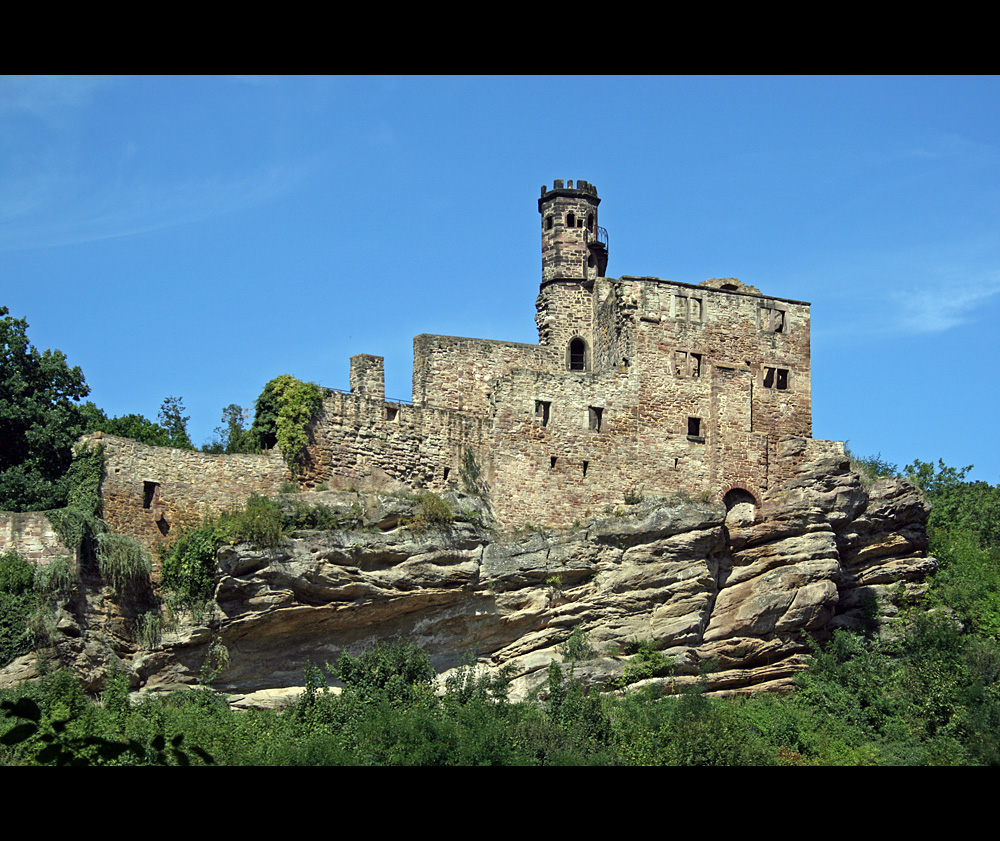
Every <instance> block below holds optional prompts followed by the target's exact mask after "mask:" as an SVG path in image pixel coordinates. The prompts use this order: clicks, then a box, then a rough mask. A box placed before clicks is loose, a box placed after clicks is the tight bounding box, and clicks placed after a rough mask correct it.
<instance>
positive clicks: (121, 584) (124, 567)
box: [97, 534, 153, 596]
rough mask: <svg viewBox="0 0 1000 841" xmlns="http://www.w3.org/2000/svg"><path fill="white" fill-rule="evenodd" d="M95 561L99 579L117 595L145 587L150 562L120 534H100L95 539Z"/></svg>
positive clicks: (142, 550) (134, 543)
mask: <svg viewBox="0 0 1000 841" xmlns="http://www.w3.org/2000/svg"><path fill="white" fill-rule="evenodd" d="M97 560H98V563H99V564H100V570H101V577H102V578H103V579H104V580H105V582H107V584H108V586H110V587H111V589H112V590H114V591H115V593H116V594H117V595H119V596H120V595H122V593H124V592H125V591H126V589H128V588H133V589H139V588H142V587H148V586H149V576H150V573H151V572H152V571H153V562H152V559H151V558H150V557H149V552H147V551H146V547H145V546H143V545H142V544H141V543H140V542H139V541H138V540H136V539H135V538H133V537H129V536H128V535H124V534H102V535H98V538H97Z"/></svg>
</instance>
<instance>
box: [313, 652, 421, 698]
mask: <svg viewBox="0 0 1000 841" xmlns="http://www.w3.org/2000/svg"><path fill="white" fill-rule="evenodd" d="M326 668H327V670H328V671H329V672H330V673H331V674H332V675H333V676H334V677H336V678H337V679H338V680H340V681H342V682H343V683H344V685H345V686H346V687H347V688H348V690H349V691H351V692H354V693H356V694H357V695H358V696H360V697H361V698H362V699H363V700H386V701H389V702H390V703H403V702H405V701H410V700H413V698H414V696H415V695H416V694H418V693H419V691H420V689H421V688H423V689H424V690H429V689H430V686H431V681H433V680H434V675H435V672H434V669H433V667H432V666H431V661H430V657H429V656H428V655H427V652H425V651H424V650H423V649H421V648H418V647H417V646H415V645H409V644H408V643H404V642H403V641H402V640H398V639H397V640H396V642H394V643H391V644H385V643H381V644H379V645H376V646H375V648H373V649H371V650H370V651H366V652H365V653H364V654H361V655H360V656H358V657H354V656H352V655H351V654H349V653H347V652H346V651H345V652H344V653H343V654H341V655H340V658H339V659H338V660H337V662H336V664H335V665H333V666H330V665H327V667H326Z"/></svg>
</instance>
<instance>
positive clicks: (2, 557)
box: [0, 551, 35, 596]
mask: <svg viewBox="0 0 1000 841" xmlns="http://www.w3.org/2000/svg"><path fill="white" fill-rule="evenodd" d="M34 580H35V565H34V564H33V563H31V561H29V560H28V559H27V558H25V557H24V556H23V555H21V554H20V553H19V552H14V551H10V552H4V553H3V554H0V593H8V594H10V595H12V596H20V595H22V594H24V593H28V592H30V591H31V587H32V584H33V582H34Z"/></svg>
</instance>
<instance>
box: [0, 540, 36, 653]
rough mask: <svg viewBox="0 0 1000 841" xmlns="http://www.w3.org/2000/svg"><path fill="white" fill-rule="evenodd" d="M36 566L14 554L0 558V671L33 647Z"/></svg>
mask: <svg viewBox="0 0 1000 841" xmlns="http://www.w3.org/2000/svg"><path fill="white" fill-rule="evenodd" d="M34 576H35V565H34V564H32V563H31V562H30V561H29V560H28V559H27V558H25V557H23V556H22V555H20V554H18V553H17V552H4V553H3V554H0V668H2V667H3V666H6V665H7V664H8V663H10V662H11V661H12V660H14V659H16V658H17V657H20V656H22V655H24V654H27V653H28V652H29V651H31V650H32V648H34V646H35V635H34V633H33V631H32V630H31V622H30V619H31V616H32V614H33V613H34V612H35V610H36V608H37V604H38V598H37V596H36V595H35V593H34V591H33V589H32V584H33V582H34Z"/></svg>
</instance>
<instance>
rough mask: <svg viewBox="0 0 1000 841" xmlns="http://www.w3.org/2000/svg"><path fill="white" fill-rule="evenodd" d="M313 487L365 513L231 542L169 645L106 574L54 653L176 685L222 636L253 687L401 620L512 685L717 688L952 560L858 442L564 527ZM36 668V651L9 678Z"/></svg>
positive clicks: (919, 502)
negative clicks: (711, 499)
mask: <svg viewBox="0 0 1000 841" xmlns="http://www.w3.org/2000/svg"><path fill="white" fill-rule="evenodd" d="M310 497H311V500H312V501H313V502H322V503H323V504H324V505H328V506H330V507H331V508H334V509H337V510H339V511H341V512H342V513H343V514H344V516H345V518H347V517H351V518H353V521H352V527H351V528H346V529H338V530H333V531H302V532H296V533H294V534H292V535H291V536H288V537H286V538H285V539H284V540H283V542H282V545H281V546H280V548H279V549H278V550H276V551H273V552H262V551H255V550H252V549H251V548H249V547H247V546H232V547H225V548H223V549H222V550H221V551H220V552H219V558H218V561H219V568H220V570H221V577H220V579H219V581H218V585H217V588H216V592H215V602H214V604H212V605H211V607H210V609H209V610H207V611H206V612H205V613H204V614H203V615H200V616H197V617H196V616H192V615H191V614H190V613H189V612H187V611H179V612H177V613H176V614H175V615H174V616H173V618H172V621H171V622H168V623H167V624H166V625H165V626H164V631H163V633H162V635H161V637H160V640H159V643H158V644H156V645H155V647H154V648H152V649H146V650H144V649H142V648H140V647H139V646H138V645H137V644H136V642H135V641H134V640H135V639H136V633H135V629H134V626H135V622H134V617H135V616H136V615H137V609H136V608H135V606H129V605H123V604H118V603H116V602H115V601H114V600H112V598H111V595H110V592H109V591H107V590H106V589H102V588H99V587H92V588H90V589H89V590H87V592H86V594H82V593H80V594H77V596H76V597H74V598H73V599H72V600H70V601H69V602H67V603H66V604H65V605H64V608H63V610H62V611H61V612H60V617H59V621H58V622H57V623H56V625H55V626H54V629H53V630H52V633H51V638H52V641H53V647H52V648H51V649H50V650H49V652H48V655H49V656H50V657H55V658H57V659H59V660H61V661H63V662H66V663H68V664H70V665H71V666H72V667H73V668H74V669H75V670H76V671H77V672H78V673H79V674H81V675H83V676H84V677H85V678H86V679H87V680H88V681H89V682H91V684H92V685H94V686H97V685H99V683H100V680H101V678H102V676H103V674H104V673H105V671H106V669H107V668H108V667H109V666H110V665H111V664H115V663H116V664H118V666H119V667H123V668H126V669H128V670H130V671H131V673H132V674H133V675H134V683H135V685H136V686H140V685H141V686H143V687H145V688H147V689H157V688H161V689H166V688H172V687H175V686H177V685H181V684H191V683H194V682H196V681H197V680H198V677H199V673H200V670H201V668H202V666H203V664H204V663H205V662H206V658H207V656H208V652H209V649H210V647H211V646H213V645H216V644H217V643H219V642H221V643H222V644H223V645H224V646H225V647H226V649H227V650H228V653H229V665H228V667H227V668H226V669H225V670H224V671H223V672H222V673H221V674H220V675H219V677H218V679H217V681H216V683H215V686H216V687H217V688H219V689H221V690H223V691H227V692H230V693H235V694H249V693H254V692H257V691H259V690H275V689H280V688H283V687H297V686H301V684H302V680H303V670H304V668H305V667H306V666H307V665H308V664H310V663H312V664H316V665H321V664H323V663H326V662H331V661H333V660H335V659H336V658H337V656H338V655H339V654H340V652H342V651H344V650H345V649H347V650H351V651H355V652H356V651H358V650H361V649H362V648H364V647H366V646H369V645H371V644H373V643H374V642H375V641H378V640H391V639H394V638H396V637H397V636H398V635H401V636H402V637H404V638H405V639H406V640H407V641H408V642H412V643H415V644H417V645H420V646H422V647H423V648H425V649H426V650H427V651H428V652H429V653H430V655H431V657H432V662H433V663H434V664H435V666H436V667H437V668H438V669H439V670H440V671H444V670H447V669H449V668H452V667H455V666H457V665H460V664H462V663H465V662H468V660H469V659H470V658H475V659H477V660H478V661H479V662H480V663H481V664H484V665H485V666H488V667H490V668H500V667H504V666H508V667H510V669H511V670H512V672H513V674H514V675H515V681H514V684H513V692H512V697H523V696H525V695H526V694H528V693H529V692H530V691H531V690H532V689H533V688H534V687H535V686H537V685H538V684H539V683H540V682H541V681H542V680H543V679H544V677H545V670H546V668H547V666H548V665H549V663H550V662H551V661H552V660H553V659H556V660H559V661H563V660H564V658H565V656H566V655H567V654H572V655H573V656H574V657H575V661H574V671H575V674H576V676H577V677H580V678H582V679H583V680H585V681H587V682H589V683H591V684H595V685H600V686H604V687H606V688H607V687H619V688H620V687H622V686H626V685H631V686H636V685H641V684H648V683H650V682H653V683H659V684H663V685H664V686H665V687H667V688H676V687H678V686H680V685H683V684H684V683H686V682H691V681H694V680H696V679H698V675H699V673H700V672H703V671H705V667H706V665H709V664H710V665H711V669H712V670H711V672H710V674H709V675H708V677H707V681H708V689H709V691H712V692H734V691H750V690H757V689H783V688H787V687H789V686H790V685H791V681H792V679H793V677H794V675H795V673H796V672H797V671H798V670H800V669H801V668H802V667H803V665H804V663H805V662H806V660H807V657H808V652H809V645H808V642H807V640H808V638H809V637H810V636H812V637H815V638H820V639H822V638H823V637H824V636H828V635H829V634H830V633H832V631H833V630H834V629H836V628H853V629H857V628H861V627H871V628H874V627H876V626H877V625H879V624H881V623H885V622H886V620H887V619H888V618H890V617H891V616H892V615H893V614H894V613H895V611H896V610H897V609H898V605H900V604H901V603H903V602H904V601H905V600H906V599H908V598H911V597H913V596H914V595H916V594H917V593H919V592H920V590H921V589H922V586H923V585H922V583H921V582H922V581H923V579H924V578H925V577H926V576H927V575H928V574H929V573H931V572H933V571H934V569H935V562H934V559H933V558H929V557H927V555H926V547H927V540H926V535H925V530H924V524H925V521H926V517H927V514H928V511H929V506H928V504H927V503H926V502H925V501H924V500H923V499H922V498H921V497H920V496H919V494H918V492H917V490H916V489H915V488H914V487H913V486H911V485H908V484H906V483H903V482H900V481H898V480H895V479H886V480H880V481H877V482H875V483H874V484H868V483H865V482H863V481H862V478H861V477H860V476H859V475H857V474H856V473H853V472H851V470H850V466H849V463H848V462H847V461H846V459H844V458H842V457H841V458H828V459H823V460H819V461H815V462H812V463H809V464H806V465H804V466H803V467H802V468H801V469H800V471H799V472H798V474H797V476H796V477H795V478H794V479H793V480H792V481H790V482H788V483H786V484H785V485H784V486H783V487H782V488H780V489H779V490H777V491H775V492H773V493H771V494H770V495H768V496H767V497H765V499H764V500H763V503H762V505H761V507H760V508H756V509H755V508H754V507H753V505H752V504H744V505H737V506H736V507H734V508H733V509H732V510H730V511H728V512H727V511H726V510H725V508H723V507H722V506H721V505H716V504H709V503H704V502H698V501H692V500H680V499H675V500H657V501H644V502H641V503H638V504H635V505H628V506H623V507H621V508H619V509H618V510H615V511H611V512H608V513H606V514H605V515H602V516H600V517H597V518H594V519H592V520H590V521H588V522H585V523H582V524H580V525H579V526H578V527H575V528H573V529H568V530H566V531H559V532H550V531H540V530H533V529H531V528H525V529H524V530H522V531H520V532H518V533H513V534H510V533H508V534H501V533H497V532H494V531H492V530H490V529H489V528H488V527H486V526H485V525H483V523H484V522H486V520H485V519H484V518H485V517H486V513H487V512H486V510H485V507H484V504H483V503H482V501H481V500H479V499H478V498H475V497H459V496H452V497H450V501H451V503H452V506H453V508H454V509H455V510H456V511H458V512H460V513H459V515H458V516H457V518H456V519H455V521H454V522H452V523H450V524H445V525H433V524H430V523H426V522H422V521H421V518H420V517H419V516H418V514H417V513H416V512H415V510H414V502H413V500H408V499H406V498H403V497H396V496H377V495H368V496H358V495H344V494H334V493H317V494H311V495H310ZM571 635H573V639H572V641H570V637H571ZM640 643H645V644H644V645H640ZM637 650H638V651H640V653H635V652H636V651H637ZM642 651H645V655H644V654H643V653H641V652H642ZM651 651H653V652H655V651H658V652H660V653H661V654H662V655H664V657H665V658H666V659H664V657H661V656H659V655H655V656H652V657H651V656H650V652H651ZM643 658H645V659H644V660H643ZM640 661H643V662H645V663H646V664H647V666H646V668H645V670H643V669H641V668H638V666H639V663H640ZM671 663H672V665H671ZM33 669H34V660H33V658H32V657H29V658H22V659H21V660H20V661H17V662H15V663H14V664H12V665H11V666H10V667H8V669H7V670H6V675H5V680H4V681H3V682H5V683H10V682H13V681H16V680H19V679H23V678H25V677H30V675H31V674H32V672H33Z"/></svg>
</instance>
